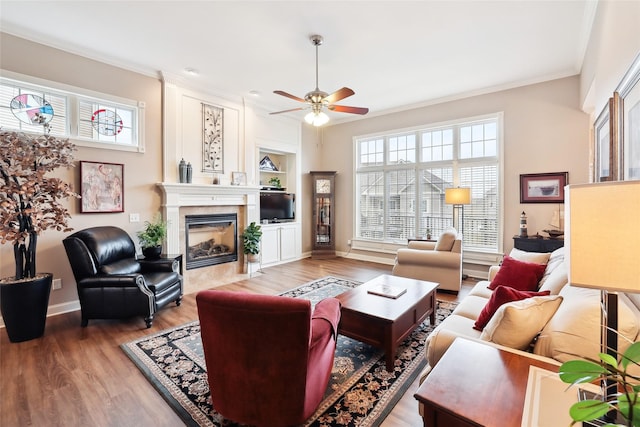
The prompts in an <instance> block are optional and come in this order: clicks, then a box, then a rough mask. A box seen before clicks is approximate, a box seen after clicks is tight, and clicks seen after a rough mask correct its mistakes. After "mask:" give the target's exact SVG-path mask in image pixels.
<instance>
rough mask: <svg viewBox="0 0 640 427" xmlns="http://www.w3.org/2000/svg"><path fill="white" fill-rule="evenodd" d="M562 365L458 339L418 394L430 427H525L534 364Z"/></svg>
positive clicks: (540, 365) (549, 368)
mask: <svg viewBox="0 0 640 427" xmlns="http://www.w3.org/2000/svg"><path fill="white" fill-rule="evenodd" d="M532 365H533V366H538V367H540V368H543V369H547V370H549V371H553V372H557V371H558V368H559V365H555V364H552V363H548V362H545V361H542V360H538V359H534V358H532V357H527V356H523V355H521V354H517V353H512V352H510V351H505V350H500V349H498V348H496V347H493V346H491V345H487V344H482V343H479V342H476V341H471V340H467V339H464V338H457V339H456V340H455V341H454V342H453V344H452V345H451V347H449V349H448V350H447V351H446V353H445V354H444V356H442V358H441V359H440V361H439V362H438V364H437V365H436V366H435V367H434V368H433V369H432V371H431V372H430V373H429V375H428V376H427V378H426V379H425V381H424V382H423V383H422V385H421V386H420V388H419V389H418V391H417V392H416V394H415V395H414V397H415V398H416V399H417V400H418V401H419V402H421V403H422V404H424V414H423V422H424V426H425V427H427V426H428V427H460V426H464V427H468V426H495V425H500V426H501V427H520V426H521V422H522V412H523V408H524V398H525V394H526V390H527V380H528V377H529V367H530V366H532Z"/></svg>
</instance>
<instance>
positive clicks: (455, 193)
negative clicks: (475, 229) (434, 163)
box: [444, 187, 471, 234]
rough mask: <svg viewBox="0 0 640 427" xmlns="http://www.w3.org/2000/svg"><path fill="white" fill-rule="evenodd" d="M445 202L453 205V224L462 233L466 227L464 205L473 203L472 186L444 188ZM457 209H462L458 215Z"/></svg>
mask: <svg viewBox="0 0 640 427" xmlns="http://www.w3.org/2000/svg"><path fill="white" fill-rule="evenodd" d="M444 202H445V203H447V204H449V205H453V226H454V228H455V229H456V230H458V231H459V232H460V234H463V233H462V231H463V230H462V227H464V205H468V204H470V203H471V188H461V187H456V188H446V189H445V190H444ZM457 209H459V210H460V213H459V215H457Z"/></svg>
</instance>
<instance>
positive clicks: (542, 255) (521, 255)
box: [509, 248, 551, 265]
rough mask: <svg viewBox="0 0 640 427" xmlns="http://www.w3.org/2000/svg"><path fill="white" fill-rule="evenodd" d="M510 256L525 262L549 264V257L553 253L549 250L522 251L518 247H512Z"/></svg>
mask: <svg viewBox="0 0 640 427" xmlns="http://www.w3.org/2000/svg"><path fill="white" fill-rule="evenodd" d="M509 256H510V257H511V258H514V259H517V260H518V261H524V262H533V263H534V264H545V265H546V264H547V262H548V261H549V257H550V256H551V253H549V252H527V251H522V250H520V249H517V248H513V249H511V252H509Z"/></svg>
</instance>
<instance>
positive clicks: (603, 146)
mask: <svg viewBox="0 0 640 427" xmlns="http://www.w3.org/2000/svg"><path fill="white" fill-rule="evenodd" d="M618 103H619V100H618V94H617V93H614V96H613V97H611V98H609V101H608V102H607V105H606V106H605V107H604V109H603V110H602V112H601V113H600V115H599V116H598V118H597V119H596V121H595V123H594V135H595V138H594V139H595V147H594V148H595V149H594V154H595V158H594V166H595V167H594V173H595V176H594V181H596V182H598V181H615V180H617V179H618Z"/></svg>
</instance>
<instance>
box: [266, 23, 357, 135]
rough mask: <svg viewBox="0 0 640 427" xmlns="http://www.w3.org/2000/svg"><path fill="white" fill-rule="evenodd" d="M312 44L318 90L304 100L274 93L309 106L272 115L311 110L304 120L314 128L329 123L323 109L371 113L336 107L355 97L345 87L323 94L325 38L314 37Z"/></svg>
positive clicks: (277, 92) (275, 91)
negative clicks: (320, 76)
mask: <svg viewBox="0 0 640 427" xmlns="http://www.w3.org/2000/svg"><path fill="white" fill-rule="evenodd" d="M310 40H311V43H312V44H313V45H314V46H315V47H316V88H315V90H312V91H311V92H309V93H307V94H306V95H305V96H304V99H302V98H300V97H297V96H295V95H291V94H290V93H287V92H284V91H282V90H274V91H273V93H275V94H277V95H281V96H284V97H286V98H291V99H293V100H295V101H298V102H304V103H306V104H308V105H307V106H305V107H298V108H292V109H288V110H283V111H276V112H274V113H270V114H282V113H288V112H291V111H300V110H306V109H308V108H311V112H310V113H308V114H307V115H306V116H305V117H304V120H305V121H306V122H307V123H309V124H310V125H313V126H322V125H324V124H326V123H328V122H329V116H328V115H327V114H326V113H325V112H324V111H322V109H323V108H325V107H326V108H327V109H328V110H331V111H337V112H339V113H350V114H360V115H364V114H367V113H368V112H369V109H368V108H363V107H347V106H345V105H335V104H334V102H338V101H340V100H341V99H344V98H347V97H349V96H351V95H354V94H355V92H354V91H353V90H351V89H349V88H348V87H343V88H341V89H338V90H337V91H335V92H333V93H331V94H328V93H327V92H323V91H321V90H320V89H319V87H318V46H320V45H321V44H322V42H323V41H324V38H323V37H322V36H319V35H317V34H316V35H313V36H311V37H310Z"/></svg>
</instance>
